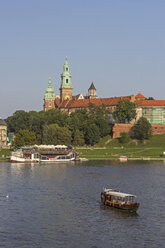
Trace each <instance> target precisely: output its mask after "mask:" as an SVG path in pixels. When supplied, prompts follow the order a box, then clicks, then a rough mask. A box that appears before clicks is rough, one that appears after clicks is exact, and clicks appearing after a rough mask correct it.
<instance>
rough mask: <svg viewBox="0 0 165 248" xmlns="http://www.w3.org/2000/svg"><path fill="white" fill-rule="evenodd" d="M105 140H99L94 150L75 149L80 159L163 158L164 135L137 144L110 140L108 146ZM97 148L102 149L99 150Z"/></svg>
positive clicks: (132, 141)
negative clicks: (79, 154)
mask: <svg viewBox="0 0 165 248" xmlns="http://www.w3.org/2000/svg"><path fill="white" fill-rule="evenodd" d="M106 140H109V137H107V138H104V140H101V141H100V142H99V144H97V146H95V147H94V148H87V149H77V151H78V152H79V153H81V154H82V155H81V156H82V157H86V158H89V159H90V158H104V159H106V158H107V159H108V158H118V157H119V156H120V155H126V156H127V157H130V158H143V157H144V158H163V157H164V158H165V156H163V152H164V151H165V135H154V136H153V137H152V138H151V140H146V141H145V142H144V143H139V142H137V141H135V140H131V141H130V142H129V143H128V144H121V143H120V142H119V140H118V139H114V140H111V141H110V142H109V143H108V144H106V145H103V144H105V143H106ZM99 147H100V148H101V147H102V148H103V147H104V149H99Z"/></svg>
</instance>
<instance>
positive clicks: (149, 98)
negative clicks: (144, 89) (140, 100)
mask: <svg viewBox="0 0 165 248" xmlns="http://www.w3.org/2000/svg"><path fill="white" fill-rule="evenodd" d="M146 100H155V99H154V98H153V97H152V96H149V97H148V98H146Z"/></svg>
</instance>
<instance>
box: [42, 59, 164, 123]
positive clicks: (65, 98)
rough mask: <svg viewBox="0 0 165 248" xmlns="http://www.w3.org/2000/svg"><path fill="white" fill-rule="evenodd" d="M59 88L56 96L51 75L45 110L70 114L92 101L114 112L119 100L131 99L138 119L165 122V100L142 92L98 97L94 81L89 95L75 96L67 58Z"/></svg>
mask: <svg viewBox="0 0 165 248" xmlns="http://www.w3.org/2000/svg"><path fill="white" fill-rule="evenodd" d="M59 90H60V96H55V93H54V89H53V87H52V82H51V77H49V82H48V87H47V89H46V93H45V96H44V111H47V110H49V109H55V108H56V109H59V110H61V111H63V112H66V113H67V114H70V113H72V112H74V111H76V110H80V109H84V108H86V109H87V108H88V107H89V105H90V103H92V104H95V105H97V106H101V105H104V106H105V107H106V109H109V110H110V111H111V112H114V110H115V108H116V105H117V104H118V102H119V101H121V100H129V101H130V102H133V103H135V105H136V112H137V117H136V120H138V119H139V118H140V117H141V116H143V117H145V118H147V120H148V121H149V122H150V123H151V124H165V100H149V99H147V98H146V97H145V96H143V95H142V94H141V93H138V94H137V95H129V96H120V97H108V98H98V97H97V95H96V88H95V86H94V84H93V83H91V85H90V87H89V89H88V95H87V96H83V94H81V93H80V94H78V95H75V96H74V95H73V86H72V80H71V73H70V69H69V64H68V60H67V58H66V59H65V63H64V66H63V72H62V74H61V85H60V89H59ZM136 120H134V121H136Z"/></svg>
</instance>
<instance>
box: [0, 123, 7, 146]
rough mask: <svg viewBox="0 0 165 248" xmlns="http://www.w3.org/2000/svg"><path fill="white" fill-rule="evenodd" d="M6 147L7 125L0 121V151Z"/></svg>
mask: <svg viewBox="0 0 165 248" xmlns="http://www.w3.org/2000/svg"><path fill="white" fill-rule="evenodd" d="M6 146H7V124H6V122H5V121H4V120H2V119H0V149H1V148H6Z"/></svg>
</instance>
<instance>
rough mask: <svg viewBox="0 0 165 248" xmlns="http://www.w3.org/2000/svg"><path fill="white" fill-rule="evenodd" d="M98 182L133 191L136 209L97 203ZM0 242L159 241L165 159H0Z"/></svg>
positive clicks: (163, 233) (132, 244)
mask: <svg viewBox="0 0 165 248" xmlns="http://www.w3.org/2000/svg"><path fill="white" fill-rule="evenodd" d="M102 187H107V188H108V187H110V188H115V189H120V190H121V191H123V192H126V193H132V194H136V195H137V197H138V198H137V199H138V201H139V202H140V208H139V210H138V211H137V214H128V213H125V212H123V211H120V210H117V209H111V208H107V207H103V206H102V205H101V204H100V192H101V190H102ZM0 247H3V248H5V247H7V248H13V247H14V248H15V247H16V248H33V247H35V248H56V247H57V248H65V247H66V248H77V247H82V248H84V247H85V248H88V247H89V248H104V247H112V248H114V247H118V248H119V247H122V248H125V247H127V248H137V247H139V248H140V247H149V248H157V247H159V248H161V247H162V248H163V247H165V164H164V163H163V162H128V163H119V162H111V161H106V162H104V161H88V162H82V163H76V164H75V163H68V164H43V165H37V164H36V165H30V164H26V165H20V164H10V163H0Z"/></svg>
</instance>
